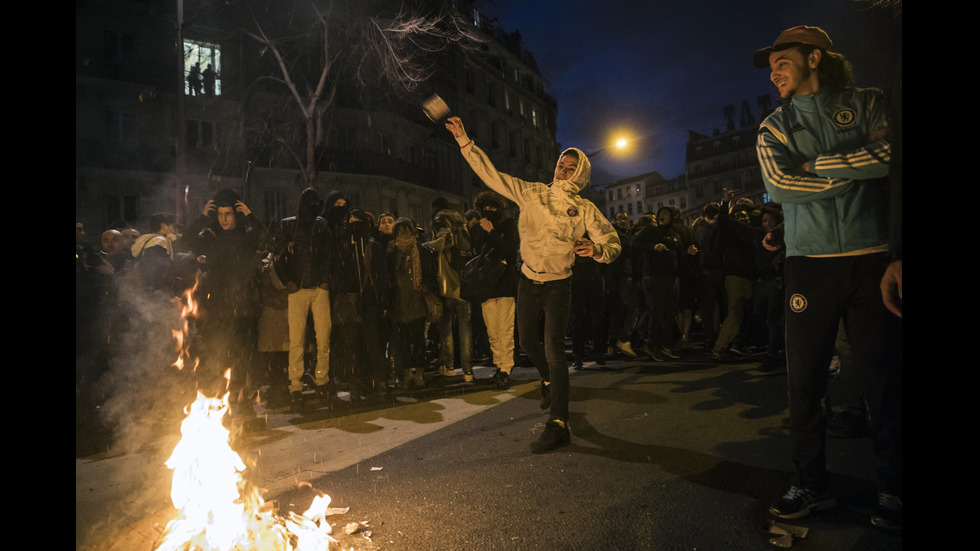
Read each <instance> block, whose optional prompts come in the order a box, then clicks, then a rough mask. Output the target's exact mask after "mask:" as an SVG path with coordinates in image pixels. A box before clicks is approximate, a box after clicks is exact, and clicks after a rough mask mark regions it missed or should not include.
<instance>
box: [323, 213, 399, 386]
mask: <svg viewBox="0 0 980 551" xmlns="http://www.w3.org/2000/svg"><path fill="white" fill-rule="evenodd" d="M372 230H373V228H372V225H371V222H370V217H369V216H368V214H367V213H366V212H364V211H363V210H361V209H358V208H352V209H350V211H349V212H348V214H347V221H346V223H345V224H344V225H343V231H342V233H341V234H340V235H339V236H337V238H336V240H335V242H334V243H335V246H336V250H335V251H334V254H333V255H332V259H333V264H334V265H333V266H331V270H330V293H331V295H332V299H331V300H332V301H331V313H332V315H333V331H334V338H333V343H334V348H333V351H334V359H335V361H334V365H335V366H336V367H337V371H338V373H337V375H338V377H339V378H340V379H341V380H344V381H346V382H347V383H348V384H349V385H350V396H351V402H350V403H351V405H353V404H356V403H358V402H359V401H361V400H366V399H369V398H378V397H380V396H381V395H382V393H383V392H384V388H385V379H386V377H387V373H386V371H387V370H386V367H385V363H386V362H385V355H384V347H383V341H382V339H381V335H380V327H381V319H382V316H383V315H384V312H385V311H386V310H387V307H388V298H389V290H390V285H389V281H390V275H389V270H388V268H387V260H386V258H385V252H384V249H383V248H382V247H381V244H380V243H378V241H377V240H375V239H374V238H373V237H371V233H372Z"/></svg>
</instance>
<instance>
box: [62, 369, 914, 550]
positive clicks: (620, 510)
mask: <svg viewBox="0 0 980 551" xmlns="http://www.w3.org/2000/svg"><path fill="white" fill-rule="evenodd" d="M701 352H703V351H701ZM584 367H585V369H580V370H573V371H572V372H571V386H572V390H571V405H570V410H571V419H570V421H569V426H570V428H571V432H572V441H571V444H570V445H568V446H565V447H563V448H560V449H558V450H555V451H553V452H549V453H545V454H540V455H535V454H531V453H530V450H529V444H530V442H532V441H533V440H534V439H535V438H537V435H538V434H540V432H541V430H542V429H543V427H544V423H545V421H547V413H546V412H544V411H542V410H541V409H539V407H538V399H539V396H540V394H539V384H538V382H537V374H536V371H535V370H534V369H531V368H517V369H515V370H514V372H513V377H512V380H513V384H512V386H511V388H510V389H508V390H499V389H496V388H494V387H493V386H492V385H490V384H489V381H488V377H489V376H490V375H491V374H492V371H493V368H490V367H486V368H479V367H478V368H476V369H475V371H476V375H477V384H474V385H463V384H459V383H458V381H456V380H444V379H442V378H436V379H433V380H431V381H430V384H429V387H430V388H429V389H428V390H427V391H425V392H415V393H401V394H399V395H396V396H394V397H389V398H388V399H387V400H386V401H384V402H383V403H382V404H376V405H373V406H359V407H357V408H355V409H353V410H352V409H349V408H339V409H338V411H334V412H331V411H329V410H326V409H321V410H315V411H308V412H307V413H306V414H305V415H297V414H294V413H291V412H287V411H281V412H264V411H261V410H260V411H259V412H258V413H259V419H260V421H259V423H258V425H255V426H249V427H248V428H249V429H250V431H249V432H242V433H241V434H239V435H238V436H237V437H236V438H235V439H234V442H233V447H234V449H235V450H236V451H238V452H239V453H240V454H241V455H242V457H243V458H244V459H245V462H246V464H248V465H249V470H248V476H249V478H250V480H253V481H254V482H255V483H256V484H257V485H258V486H259V487H260V488H263V489H264V492H263V495H264V497H265V499H266V500H267V501H268V502H270V503H271V504H273V505H274V506H276V507H278V508H279V511H280V513H281V514H283V515H285V514H286V512H288V511H297V512H302V511H304V510H305V509H306V508H307V507H308V506H309V504H310V503H311V501H312V499H313V497H314V495H315V493H323V494H327V495H329V496H330V497H331V507H343V508H347V513H346V514H342V515H337V516H331V517H329V519H330V520H331V524H332V525H333V527H334V530H333V534H334V537H335V538H336V539H337V540H338V541H337V543H335V544H334V545H333V546H331V549H356V550H362V551H363V550H393V551H394V550H415V549H432V550H447V551H455V550H463V549H467V550H469V549H481V550H482V549H501V550H509V549H517V550H535V549H540V550H566V549H567V550H591V549H603V550H617V549H618V550H632V549H649V550H661V549H663V550H674V549H676V550H709V551H710V550H755V549H774V548H781V547H785V546H787V545H790V546H791V547H792V548H794V549H800V550H851V549H861V550H898V549H901V548H902V533H901V531H898V532H894V531H884V530H880V529H877V528H874V527H872V526H871V525H870V522H869V515H870V512H871V509H872V508H873V506H874V504H875V496H876V489H875V472H874V458H873V455H872V451H871V444H870V441H869V440H868V439H866V438H854V439H830V440H829V441H828V467H829V469H830V471H831V473H832V474H833V490H834V492H835V493H836V495H837V498H838V502H839V506H838V508H837V509H836V510H834V511H827V512H821V513H816V514H813V515H811V516H809V517H806V518H803V519H797V520H794V521H780V524H779V525H778V526H777V529H778V528H784V529H785V530H786V531H790V532H795V533H797V534H802V533H804V532H805V537H802V538H801V537H795V538H791V537H790V536H779V535H778V534H776V533H773V532H772V531H771V530H772V529H773V528H772V522H773V520H774V519H772V518H771V517H770V516H769V515H768V513H767V509H768V505H769V504H770V502H772V501H773V500H774V499H776V498H778V497H779V496H780V495H781V494H782V493H783V492H784V491H785V490H786V489H787V488H788V486H789V484H790V482H791V479H792V476H791V474H792V468H791V464H790V459H789V458H790V441H789V434H788V431H786V430H785V429H784V428H783V423H784V420H785V418H786V415H787V408H786V387H785V384H786V378H785V375H784V374H775V375H773V374H764V373H762V372H760V371H758V370H757V369H756V368H757V367H758V362H757V361H751V360H748V361H741V362H736V363H721V364H719V363H717V362H714V361H710V360H709V359H708V358H707V357H706V356H704V355H703V353H702V354H697V353H695V354H693V355H691V356H685V357H682V358H681V359H679V360H672V361H668V362H663V363H655V362H652V361H650V360H649V359H647V360H645V361H644V360H642V359H641V360H633V361H624V360H622V359H618V360H617V359H614V360H610V361H608V362H607V365H606V366H605V367H604V368H600V366H596V365H595V364H593V363H591V362H586V364H585V365H584ZM457 379H461V378H457ZM261 425H264V426H261ZM173 432H174V433H176V432H177V431H176V427H175V430H174V431H173ZM178 438H179V437H178V435H177V434H172V435H167V436H163V437H160V438H158V439H157V440H156V441H154V442H152V443H149V444H147V445H145V446H143V447H142V448H141V449H139V450H137V451H123V450H120V449H114V448H110V449H108V450H106V451H104V452H102V453H100V454H97V455H92V456H88V457H84V458H77V459H76V463H75V528H76V529H75V534H76V549H78V550H120V551H142V550H147V551H149V550H151V549H153V547H154V543H155V542H156V541H157V540H158V538H159V537H160V535H161V534H162V532H163V529H164V527H165V525H166V523H167V521H168V520H170V519H171V518H172V517H173V515H174V513H175V511H174V509H173V507H172V505H171V504H170V500H169V485H170V480H171V474H170V471H169V470H168V469H167V468H166V467H165V465H164V462H165V461H166V459H167V458H168V457H169V455H170V452H171V451H172V450H173V447H174V445H175V444H176V442H177V440H178ZM345 526H350V527H352V529H351V530H350V531H352V532H353V533H351V534H347V533H345V531H344V527H345ZM353 527H356V531H355V530H353Z"/></svg>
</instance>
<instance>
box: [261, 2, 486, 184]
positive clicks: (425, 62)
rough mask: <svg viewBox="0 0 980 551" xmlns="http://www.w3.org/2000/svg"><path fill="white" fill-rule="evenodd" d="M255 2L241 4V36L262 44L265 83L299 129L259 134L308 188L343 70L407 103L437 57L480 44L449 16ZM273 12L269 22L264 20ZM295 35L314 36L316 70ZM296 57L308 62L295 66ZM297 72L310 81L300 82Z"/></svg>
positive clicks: (278, 127) (274, 127)
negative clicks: (270, 69)
mask: <svg viewBox="0 0 980 551" xmlns="http://www.w3.org/2000/svg"><path fill="white" fill-rule="evenodd" d="M257 1H259V0H246V2H245V5H246V7H247V9H248V14H249V22H248V26H247V27H244V28H243V29H242V30H243V32H244V33H245V34H246V35H247V36H249V37H251V38H252V39H254V40H255V41H257V42H259V43H260V44H261V45H262V49H261V53H262V55H263V56H264V55H268V56H271V57H272V59H274V61H275V66H276V67H277V70H276V74H275V75H274V76H267V77H265V78H268V79H272V80H275V81H277V82H279V83H280V84H281V85H282V86H283V87H284V88H285V90H286V92H287V95H288V97H290V98H291V99H292V101H291V102H290V103H291V104H292V106H293V107H294V108H296V109H297V110H298V111H299V114H300V117H301V118H302V120H303V125H304V128H303V133H302V136H299V135H297V133H296V132H292V131H290V129H289V128H288V124H287V125H284V124H281V123H280V124H270V123H266V124H265V128H264V129H265V131H266V132H267V135H269V136H271V137H272V139H273V140H275V142H276V143H277V144H278V145H279V146H280V147H281V148H282V149H283V150H284V151H286V152H288V154H289V155H291V156H292V157H293V158H294V159H295V162H296V164H297V166H299V167H300V170H301V172H302V175H303V179H304V180H305V181H306V183H307V184H310V183H312V182H314V181H315V180H316V176H317V165H318V157H319V155H320V154H321V153H322V150H323V145H324V142H325V139H326V136H327V135H328V132H327V131H326V130H327V127H328V126H329V118H328V117H327V116H326V115H327V113H328V112H329V111H330V110H331V108H332V107H333V106H334V103H335V100H336V97H337V85H338V81H339V78H338V75H339V74H340V73H341V72H342V71H350V72H351V73H352V74H355V75H356V76H357V79H358V81H359V82H360V83H361V84H362V85H364V86H380V87H382V88H383V89H384V90H385V91H386V92H393V93H394V94H395V95H396V96H401V97H406V96H408V95H410V94H411V93H412V92H414V91H416V90H417V88H418V87H419V86H420V85H421V84H422V83H424V82H425V81H426V80H427V79H428V78H429V77H430V76H431V75H432V74H433V72H434V71H435V69H436V61H435V60H436V55H437V54H438V53H440V52H443V51H445V50H447V49H448V48H451V47H454V46H460V47H463V48H468V47H470V46H471V45H473V44H476V43H478V42H479V40H480V39H479V38H478V35H477V34H476V33H474V32H473V31H472V30H471V29H469V28H467V27H466V25H465V24H463V23H461V21H460V19H459V16H458V14H457V13H456V12H454V11H452V10H440V11H438V12H437V13H427V14H423V13H422V12H412V13H408V12H405V11H402V10H399V11H397V12H394V14H393V15H392V16H390V17H384V16H376V15H371V16H368V15H366V13H365V12H363V11H362V12H361V13H360V14H355V13H351V6H350V5H349V4H347V6H346V7H347V9H346V10H345V13H343V14H336V13H335V12H334V10H335V6H334V0H295V1H294V2H293V3H292V5H291V6H289V7H290V9H288V10H284V9H283V8H284V5H285V4H286V3H285V2H282V0H278V1H276V2H274V3H273V4H270V5H267V6H266V8H267V9H265V10H261V11H260V10H259V9H256V7H255V2H257ZM364 4H371V3H370V2H365V3H364ZM382 4H391V2H386V3H384V2H383V3H382ZM358 7H359V8H361V9H362V10H363V9H365V6H364V5H359V6H358ZM373 7H374V8H376V7H377V6H373ZM368 9H371V8H368ZM272 13H275V14H276V20H275V21H274V20H273V19H272V18H269V17H266V16H268V14H272ZM260 14H261V15H263V16H261V17H260ZM284 14H285V16H284ZM302 26H306V28H305V29H304V28H301V27H302ZM273 28H274V29H275V32H273V31H272V30H271V29H273ZM301 35H305V36H307V37H309V36H316V37H317V39H316V48H317V49H318V50H319V51H318V52H317V55H316V59H317V64H316V65H315V66H313V64H311V63H310V62H309V61H308V60H309V59H310V56H309V55H307V54H308V53H311V52H307V53H301V52H300V51H299V50H302V49H303V48H308V47H309V42H310V41H309V40H302V39H300V38H299V37H300V36H301ZM338 35H339V36H340V39H337V37H338ZM303 55H307V62H306V63H300V62H298V61H297V59H298V57H299V56H303ZM304 70H306V71H308V72H309V73H310V74H309V76H305V75H304V76H299V74H300V73H301V72H302V71H304ZM297 138H301V139H300V140H297Z"/></svg>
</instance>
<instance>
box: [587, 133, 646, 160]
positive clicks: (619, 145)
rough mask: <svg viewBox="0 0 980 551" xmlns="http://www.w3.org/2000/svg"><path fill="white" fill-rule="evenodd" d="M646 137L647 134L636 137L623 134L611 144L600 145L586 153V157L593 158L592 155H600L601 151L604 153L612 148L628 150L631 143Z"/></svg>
mask: <svg viewBox="0 0 980 551" xmlns="http://www.w3.org/2000/svg"><path fill="white" fill-rule="evenodd" d="M645 137H646V136H640V137H637V138H634V137H625V136H621V137H619V138H616V139H615V140H614V141H612V142H611V143H610V144H609V145H606V146H603V147H600V148H599V149H596V150H595V151H593V152H592V153H586V154H585V156H586V157H589V158H592V157H594V156H596V155H598V154H600V153H603V152H605V151H609V150H610V149H612V150H617V151H626V150H627V149H629V147H630V146H631V145H633V144H634V143H636V142H638V141H640V140H643V139H644V138H645Z"/></svg>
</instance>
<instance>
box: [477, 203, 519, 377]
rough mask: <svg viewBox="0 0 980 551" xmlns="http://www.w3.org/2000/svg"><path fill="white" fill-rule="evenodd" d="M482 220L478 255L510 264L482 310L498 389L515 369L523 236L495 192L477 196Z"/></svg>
mask: <svg viewBox="0 0 980 551" xmlns="http://www.w3.org/2000/svg"><path fill="white" fill-rule="evenodd" d="M475 204H476V208H477V209H478V210H479V212H480V215H481V218H480V222H479V223H478V224H476V225H475V226H473V230H472V232H471V234H470V238H471V240H472V244H473V250H474V251H475V252H476V254H490V255H491V257H492V258H493V259H494V260H496V261H497V262H500V263H503V264H505V265H506V266H507V269H506V270H504V272H503V276H502V277H501V278H500V280H499V281H497V282H496V285H495V286H494V287H493V288H492V289H489V290H488V295H489V296H487V297H486V299H485V300H484V301H483V302H481V304H480V310H481V311H482V313H483V321H484V322H485V324H486V328H487V337H488V340H489V342H490V350H491V352H492V353H493V362H494V365H496V366H497V373H496V375H494V381H495V383H496V384H497V387H498V388H509V387H510V372H511V370H512V369H514V326H515V315H516V304H517V302H516V301H517V256H518V250H519V249H520V236H519V235H518V233H517V222H516V221H515V220H514V219H513V218H511V217H510V216H508V215H507V205H506V202H505V199H504V198H503V197H502V196H501V195H500V194H498V193H496V192H493V191H484V192H483V193H480V194H479V195H477V197H476V201H475Z"/></svg>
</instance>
